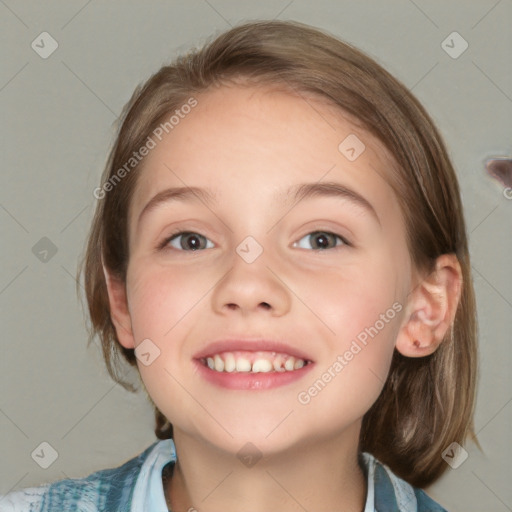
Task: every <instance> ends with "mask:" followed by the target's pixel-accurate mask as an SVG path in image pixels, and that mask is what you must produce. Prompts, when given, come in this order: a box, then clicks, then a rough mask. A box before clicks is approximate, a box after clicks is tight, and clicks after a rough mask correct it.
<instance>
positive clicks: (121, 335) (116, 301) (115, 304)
mask: <svg viewBox="0 0 512 512" xmlns="http://www.w3.org/2000/svg"><path fill="white" fill-rule="evenodd" d="M102 267H103V274H104V276H105V282H106V285H107V292H108V301H109V305H110V318H111V319H112V323H113V324H114V327H115V328H116V334H117V339H118V340H119V343H120V344H121V345H122V346H123V347H125V348H135V342H134V338H133V331H132V325H131V317H130V311H129V309H128V298H127V295H126V285H125V283H124V282H123V281H122V280H121V279H119V278H118V277H116V276H114V275H112V274H111V273H110V271H109V270H108V269H107V268H106V267H105V265H104V264H103V263H102Z"/></svg>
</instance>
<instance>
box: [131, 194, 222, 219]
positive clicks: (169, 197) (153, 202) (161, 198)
mask: <svg viewBox="0 0 512 512" xmlns="http://www.w3.org/2000/svg"><path fill="white" fill-rule="evenodd" d="M214 197H215V195H214V194H213V192H212V191H211V190H210V189H206V188H200V187H171V188H167V189H165V190H162V191H161V192H158V194H156V195H155V196H153V197H152V198H151V199H150V200H149V201H148V202H147V203H146V206H144V208H143V209H142V211H141V212H140V214H139V219H138V221H137V223H138V224H140V221H141V219H142V217H143V216H144V215H147V214H148V213H149V212H151V211H153V210H155V209H156V208H157V207H158V206H160V205H162V204H164V203H169V202H172V201H191V200H196V201H201V202H203V203H206V204H211V203H212V201H213V200H214Z"/></svg>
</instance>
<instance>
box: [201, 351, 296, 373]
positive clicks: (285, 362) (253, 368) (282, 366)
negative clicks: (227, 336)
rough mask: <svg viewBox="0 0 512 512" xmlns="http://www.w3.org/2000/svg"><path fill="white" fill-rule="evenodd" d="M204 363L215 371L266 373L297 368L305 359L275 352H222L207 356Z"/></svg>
mask: <svg viewBox="0 0 512 512" xmlns="http://www.w3.org/2000/svg"><path fill="white" fill-rule="evenodd" d="M251 360H252V362H251ZM206 364H207V365H208V368H210V369H211V370H215V371H217V372H229V373H231V372H234V371H237V372H246V373H248V372H251V373H258V372H262V373H266V372H271V371H276V372H284V371H293V370H298V369H299V368H302V367H303V366H304V365H305V364H306V361H305V360H304V359H298V358H295V357H293V356H289V355H287V354H276V353H275V352H267V353H264V352H257V353H255V354H253V355H252V356H247V355H241V354H234V353H233V352H224V353H222V354H215V355H213V356H211V357H207V358H206Z"/></svg>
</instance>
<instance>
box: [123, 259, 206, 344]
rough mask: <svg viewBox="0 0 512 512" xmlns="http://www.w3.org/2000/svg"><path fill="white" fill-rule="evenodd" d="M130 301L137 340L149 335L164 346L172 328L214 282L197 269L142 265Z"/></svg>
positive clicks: (184, 318)
mask: <svg viewBox="0 0 512 512" xmlns="http://www.w3.org/2000/svg"><path fill="white" fill-rule="evenodd" d="M139 268H142V270H140V271H138V272H137V274H134V275H133V281H132V283H133V284H132V288H131V291H130V294H129V304H130V311H131V317H132V328H133V331H134V336H135V339H136V343H137V342H140V341H141V340H142V339H145V338H150V339H152V340H154V341H155V343H157V344H158V345H159V346H161V347H162V348H165V346H166V344H167V340H168V338H169V337H170V335H171V333H172V331H173V330H174V329H175V328H176V327H177V326H178V325H180V324H181V323H183V322H186V319H187V316H190V315H189V313H190V312H191V311H193V310H194V308H195V307H196V306H197V305H198V304H199V303H200V302H201V300H202V299H203V298H204V297H205V295H206V294H207V292H208V290H209V288H211V285H210V284H209V282H208V281H207V280H206V279H202V278H201V277H200V276H199V275H198V274H197V273H191V272H187V271H186V270H183V271H180V272H176V271H171V270H170V269H168V268H167V269H166V268H159V267H156V268H155V267H153V268H151V267H150V266H149V265H147V266H146V268H145V269H144V265H143V264H142V265H139Z"/></svg>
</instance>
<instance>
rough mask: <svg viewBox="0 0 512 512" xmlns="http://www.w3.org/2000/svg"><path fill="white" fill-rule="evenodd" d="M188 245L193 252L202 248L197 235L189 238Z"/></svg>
mask: <svg viewBox="0 0 512 512" xmlns="http://www.w3.org/2000/svg"><path fill="white" fill-rule="evenodd" d="M187 244H188V246H189V248H190V249H192V250H193V251H195V250H196V249H198V248H199V246H200V242H199V240H198V237H197V236H196V235H189V236H188V237H187Z"/></svg>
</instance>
